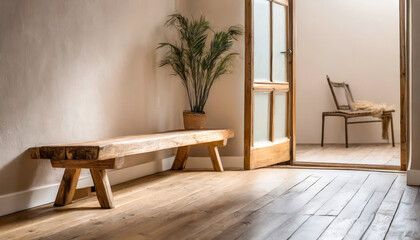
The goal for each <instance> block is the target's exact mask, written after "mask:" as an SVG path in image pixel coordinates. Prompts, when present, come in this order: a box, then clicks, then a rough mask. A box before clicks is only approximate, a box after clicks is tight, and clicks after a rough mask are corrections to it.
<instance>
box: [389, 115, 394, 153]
mask: <svg viewBox="0 0 420 240" xmlns="http://www.w3.org/2000/svg"><path fill="white" fill-rule="evenodd" d="M389 118H391V136H392V147H395V139H394V121H393V120H392V114H391V116H390V117H389Z"/></svg>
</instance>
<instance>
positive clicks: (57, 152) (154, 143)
mask: <svg viewBox="0 0 420 240" xmlns="http://www.w3.org/2000/svg"><path fill="white" fill-rule="evenodd" d="M233 136H234V132H233V130H232V129H206V130H176V131H170V132H162V133H154V134H142V135H131V136H124V137H116V138H107V139H101V140H94V141H86V142H77V143H69V144H55V145H48V146H40V147H33V148H31V156H32V158H33V159H51V160H106V159H112V158H119V157H124V156H128V155H134V154H140V153H147V152H154V151H158V150H163V149H169V148H176V147H183V146H191V145H198V144H203V143H210V142H219V141H224V140H226V139H228V138H232V137H233Z"/></svg>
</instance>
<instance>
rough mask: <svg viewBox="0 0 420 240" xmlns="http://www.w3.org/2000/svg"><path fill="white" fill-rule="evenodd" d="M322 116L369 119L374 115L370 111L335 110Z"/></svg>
mask: <svg viewBox="0 0 420 240" xmlns="http://www.w3.org/2000/svg"><path fill="white" fill-rule="evenodd" d="M393 112H395V110H389V111H384V112H383V114H384V115H388V114H391V113H393ZM322 114H323V115H324V116H341V117H369V116H373V115H374V113H373V112H372V111H351V110H336V111H329V112H323V113H322Z"/></svg>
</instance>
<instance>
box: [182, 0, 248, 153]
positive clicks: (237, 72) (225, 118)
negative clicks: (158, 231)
mask: <svg viewBox="0 0 420 240" xmlns="http://www.w3.org/2000/svg"><path fill="white" fill-rule="evenodd" d="M179 4H180V5H179V10H180V11H181V12H182V13H184V14H187V15H188V14H190V15H191V14H192V15H193V16H195V17H200V16H201V15H204V16H206V17H207V19H208V20H209V21H210V23H211V25H212V26H213V27H214V29H215V30H216V31H217V30H226V29H227V27H229V26H231V25H237V24H241V25H242V26H245V1H242V0H180V1H179ZM234 51H236V52H238V53H240V56H239V57H237V58H236V59H235V61H234V63H233V73H232V74H228V75H225V76H222V77H221V78H220V79H219V80H218V81H217V82H216V83H215V85H214V87H213V89H212V90H211V92H210V96H209V100H208V102H207V106H206V107H205V109H204V110H205V111H206V113H207V118H208V119H207V122H208V127H213V128H233V129H234V130H235V138H234V139H232V140H229V143H228V146H227V147H224V148H221V149H220V153H221V155H222V156H243V145H244V135H243V134H244V98H245V95H244V94H245V93H244V91H245V90H244V86H245V85H244V82H245V69H244V68H245V60H244V59H245V40H244V38H243V37H242V38H240V40H239V41H238V42H236V43H235V45H234ZM206 151H207V149H206V148H201V149H198V150H197V149H193V151H192V155H193V156H197V155H201V156H206V155H207V152H206Z"/></svg>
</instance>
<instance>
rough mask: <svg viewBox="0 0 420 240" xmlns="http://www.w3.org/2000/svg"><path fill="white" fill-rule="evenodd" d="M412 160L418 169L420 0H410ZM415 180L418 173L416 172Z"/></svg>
mask: <svg viewBox="0 0 420 240" xmlns="http://www.w3.org/2000/svg"><path fill="white" fill-rule="evenodd" d="M411 2H412V9H411V12H412V25H411V26H412V29H411V34H412V44H411V47H412V66H411V74H412V75H411V76H412V85H411V87H412V89H411V92H412V102H411V112H412V142H411V143H412V156H411V157H412V161H411V166H410V168H411V169H412V170H420V149H419V148H418V147H417V146H418V145H419V144H420V111H419V109H420V94H419V92H420V0H412V1H411ZM417 177H418V178H417V182H419V180H418V179H419V178H420V175H419V174H417Z"/></svg>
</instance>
